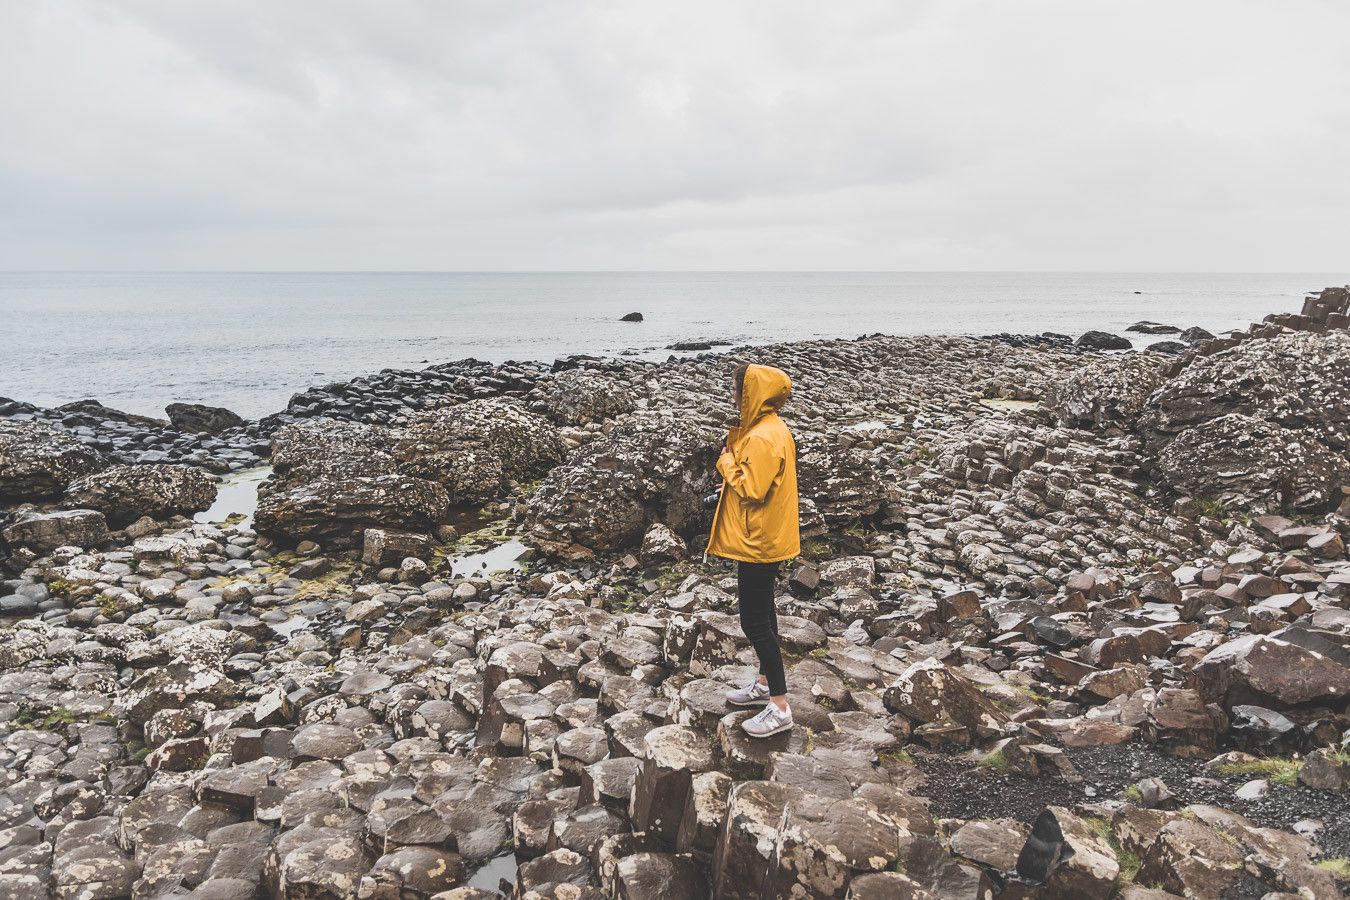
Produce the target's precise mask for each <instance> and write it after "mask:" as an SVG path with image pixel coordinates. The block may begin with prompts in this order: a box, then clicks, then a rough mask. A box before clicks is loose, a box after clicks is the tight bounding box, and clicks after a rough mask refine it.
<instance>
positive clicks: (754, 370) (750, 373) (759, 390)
mask: <svg viewBox="0 0 1350 900" xmlns="http://www.w3.org/2000/svg"><path fill="white" fill-rule="evenodd" d="M791 396H792V379H791V378H789V377H788V373H786V372H784V371H783V370H782V369H775V368H774V367H773V366H758V365H751V366H749V367H748V368H746V370H745V378H744V380H743V381H742V382H741V421H740V428H739V433H740V434H745V433H746V432H747V431H749V430H750V427H751V426H752V425H754V424H755V423H756V422H758V421H759V420H760V419H762V418H764V417H765V416H767V415H768V414H769V413H771V412H774V411H776V410H777V409H778V408H779V407H781V406H782V405H783V404H784V403H786V402H787V401H788V398H789V397H791Z"/></svg>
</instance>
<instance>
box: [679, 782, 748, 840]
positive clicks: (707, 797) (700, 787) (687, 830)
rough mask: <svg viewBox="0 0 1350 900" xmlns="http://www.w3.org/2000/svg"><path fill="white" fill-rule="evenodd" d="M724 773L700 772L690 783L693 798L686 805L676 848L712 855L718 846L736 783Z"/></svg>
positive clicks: (690, 795)
mask: <svg viewBox="0 0 1350 900" xmlns="http://www.w3.org/2000/svg"><path fill="white" fill-rule="evenodd" d="M734 783H735V782H733V781H732V780H731V777H730V776H728V775H726V774H725V773H722V772H700V773H699V774H697V775H695V776H694V777H693V778H692V779H690V782H689V797H688V799H687V800H686V801H685V804H684V816H683V817H682V818H681V819H680V827H679V831H678V833H677V834H676V836H675V849H676V850H679V851H680V852H682V853H686V852H690V851H696V852H699V853H707V854H711V853H712V851H713V849H714V848H715V847H716V846H717V834H718V831H719V830H720V829H721V827H722V822H723V820H725V819H726V815H727V797H728V795H730V793H731V786H732V785H733V784H734Z"/></svg>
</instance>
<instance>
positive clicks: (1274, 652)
mask: <svg viewBox="0 0 1350 900" xmlns="http://www.w3.org/2000/svg"><path fill="white" fill-rule="evenodd" d="M1194 671H1195V677H1196V680H1197V682H1198V687H1199V691H1200V694H1201V696H1202V697H1204V699H1205V700H1206V701H1208V702H1222V703H1224V704H1225V705H1226V706H1228V707H1232V706H1235V705H1239V704H1254V705H1257V706H1264V707H1272V708H1275V709H1288V708H1289V707H1291V706H1299V705H1302V704H1305V703H1318V702H1322V703H1327V702H1329V703H1341V704H1344V703H1345V701H1346V698H1347V697H1350V661H1348V657H1347V651H1346V649H1345V648H1344V647H1343V646H1341V645H1340V644H1337V643H1334V642H1332V641H1329V640H1326V639H1323V638H1319V637H1318V636H1317V635H1316V634H1315V633H1313V632H1307V631H1302V630H1301V629H1293V628H1291V629H1287V630H1286V631H1284V632H1276V633H1275V634H1271V635H1259V634H1249V635H1244V636H1242V637H1240V638H1237V639H1235V640H1231V641H1228V642H1227V643H1225V644H1220V645H1219V646H1217V647H1215V648H1214V649H1213V650H1211V651H1209V653H1207V654H1205V656H1204V657H1203V658H1202V659H1201V660H1200V662H1198V663H1196V665H1195V670H1194Z"/></svg>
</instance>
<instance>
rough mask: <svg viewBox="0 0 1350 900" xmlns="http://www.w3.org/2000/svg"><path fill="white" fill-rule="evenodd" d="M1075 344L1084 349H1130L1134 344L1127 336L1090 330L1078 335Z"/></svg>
mask: <svg viewBox="0 0 1350 900" xmlns="http://www.w3.org/2000/svg"><path fill="white" fill-rule="evenodd" d="M1074 344H1075V346H1078V347H1082V348H1083V349H1084V350H1129V349H1130V348H1131V347H1133V346H1134V344H1132V343H1130V339H1129V338H1127V337H1121V336H1120V335H1118V334H1112V333H1111V332H1109V331H1088V332H1084V333H1083V334H1081V335H1079V336H1078V340H1076V341H1074Z"/></svg>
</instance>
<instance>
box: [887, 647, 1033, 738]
mask: <svg viewBox="0 0 1350 900" xmlns="http://www.w3.org/2000/svg"><path fill="white" fill-rule="evenodd" d="M884 699H885V704H886V708H887V709H889V710H891V711H892V712H898V713H900V714H901V715H902V716H904V717H905V718H906V719H909V720H910V721H911V722H914V723H917V724H930V723H942V722H950V723H953V724H955V725H957V726H960V727H963V728H966V729H968V730H969V734H970V736H971V737H972V738H974V739H976V740H983V739H986V738H992V737H998V736H1000V735H1001V734H1002V733H1003V729H1004V726H1005V725H1006V724H1007V722H1008V716H1007V714H1006V713H1004V712H1003V711H1002V710H1001V709H999V708H998V707H997V706H995V705H994V703H993V701H991V700H989V699H988V698H987V697H985V695H984V694H983V693H981V692H980V690H979V688H977V687H976V686H975V684H974V683H973V682H971V681H970V680H969V679H968V678H966V677H965V676H964V675H962V674H960V673H959V672H957V671H956V670H955V669H952V668H950V667H948V666H946V665H944V664H943V663H942V662H940V661H938V660H936V659H925V660H921V661H919V662H916V663H914V664H913V665H911V666H909V668H907V669H905V671H904V672H902V673H900V676H899V677H898V678H897V679H896V680H895V681H894V682H893V683H892V684H891V686H890V687H888V688H887V689H886V693H885V698H884Z"/></svg>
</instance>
